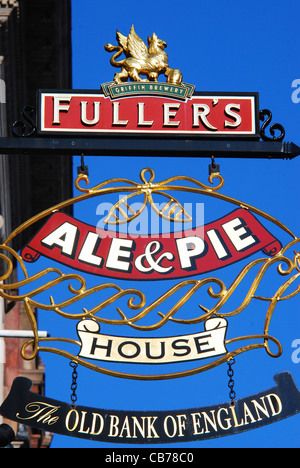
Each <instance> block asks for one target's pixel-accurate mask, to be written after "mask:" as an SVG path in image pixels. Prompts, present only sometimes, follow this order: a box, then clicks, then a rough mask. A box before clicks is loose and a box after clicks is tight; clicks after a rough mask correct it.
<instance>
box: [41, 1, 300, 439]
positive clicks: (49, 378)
mask: <svg viewBox="0 0 300 468" xmlns="http://www.w3.org/2000/svg"><path fill="white" fill-rule="evenodd" d="M299 13H300V5H299V2H298V1H297V0H286V1H285V2H282V1H278V0H272V1H269V0H261V1H257V0H253V1H251V2H250V1H242V2H241V1H237V0H232V1H230V2H224V1H221V0H219V1H216V0H212V1H211V2H206V1H202V0H197V1H194V0H192V1H189V2H187V3H184V2H180V3H179V2H173V1H157V0H153V1H151V2H140V1H129V0H128V1H126V2H121V1H119V0H115V1H114V2H112V3H107V2H102V1H101V0H100V1H99V0H86V1H85V2H84V6H83V3H82V1H81V0H72V18H73V20H72V28H73V29H72V37H73V89H87V90H89V89H90V90H95V89H99V88H100V86H101V84H102V83H105V82H108V81H112V79H113V75H114V73H115V70H114V69H113V68H112V67H111V65H110V63H109V60H110V55H109V54H108V53H107V52H106V51H105V50H104V44H105V43H107V42H110V43H113V44H115V43H116V40H115V34H116V30H117V29H118V30H119V31H121V32H122V33H123V34H125V35H127V34H128V33H129V30H130V27H131V25H132V24H134V26H135V30H136V32H137V34H139V35H140V36H141V38H142V39H143V40H145V41H146V39H147V37H148V36H149V35H152V33H153V32H156V34H157V35H158V37H160V38H162V39H164V40H165V41H166V42H167V44H168V47H167V49H166V51H167V53H168V56H169V64H170V66H171V67H172V68H179V69H180V70H181V71H182V73H183V81H185V82H187V83H190V84H193V85H195V87H196V90H197V91H199V92H200V91H215V92H216V91H220V92H222V91H224V92H225V91H226V92H230V91H231V92H259V97H260V105H259V107H260V109H264V108H267V109H270V110H271V111H272V114H273V122H279V123H281V124H282V125H283V126H284V127H285V130H286V137H285V140H286V141H292V142H294V143H296V144H298V145H299V146H300V135H299V131H298V128H299V119H300V103H297V99H295V98H297V97H298V95H297V92H295V91H297V90H296V88H293V87H292V83H293V82H294V80H297V79H300V67H299V39H300V37H299V35H300V33H299V24H298V23H299ZM298 86H299V85H298ZM293 92H295V94H294V99H292V93H293ZM299 96H300V93H299ZM79 163H80V160H79V157H75V158H74V175H75V173H76V167H77V165H79ZM85 163H86V164H88V167H89V172H90V181H91V182H90V183H91V186H93V185H96V184H97V183H99V182H102V181H104V180H106V179H110V178H113V177H125V178H129V179H132V180H135V181H138V180H139V173H140V171H141V170H142V169H143V168H145V167H151V168H152V169H153V170H154V171H155V174H156V180H163V179H165V178H167V177H171V176H174V175H186V176H190V177H195V178H197V179H198V180H200V181H201V182H204V183H206V182H207V177H208V165H209V163H210V160H209V158H185V157H182V158H176V159H173V158H166V157H161V158H153V159H152V158H151V157H143V156H142V155H141V157H140V158H137V157H135V158H124V157H122V156H120V157H111V158H109V157H105V156H103V157H93V156H90V157H86V158H85ZM217 163H218V164H220V165H221V174H222V176H223V177H224V179H225V185H224V187H223V189H222V193H224V194H226V195H230V196H232V197H233V198H236V199H238V200H242V201H245V202H247V203H249V204H251V205H254V206H256V207H258V208H260V209H262V210H264V211H266V212H267V213H269V214H271V215H273V216H274V217H275V218H277V219H279V220H280V221H281V222H283V223H284V224H285V225H287V226H288V227H289V228H290V229H291V230H292V231H293V232H295V233H296V234H297V235H299V234H300V219H299V202H298V200H299V183H298V180H299V178H298V171H299V164H300V163H299V158H296V159H294V160H292V161H282V160H278V161H277V160H259V159H257V160H256V159H255V160H248V159H240V160H235V159H226V160H225V159H222V160H221V159H220V160H218V161H217ZM189 201H191V202H195V200H194V199H192V200H189ZM201 202H204V221H205V222H209V221H212V220H214V219H217V218H218V217H219V216H218V215H217V213H218V210H219V209H220V208H219V206H216V205H212V204H211V203H208V201H206V200H201ZM97 203H99V201H97V200H93V201H91V202H90V203H89V204H86V205H85V206H82V207H81V206H79V205H78V206H76V208H75V217H76V218H78V219H80V220H83V221H85V222H88V223H89V224H91V225H96V224H97V222H98V218H97V214H96V210H97ZM233 209H234V207H232V206H229V207H228V206H227V207H223V206H222V209H221V212H222V214H227V213H228V212H230V211H232V210H233ZM222 210H223V211H222ZM266 227H268V229H270V230H271V231H272V233H273V234H274V235H278V236H282V233H280V232H279V230H278V229H277V228H275V227H274V226H270V225H269V224H266ZM284 240H285V237H284V236H283V239H282V241H283V242H284ZM41 261H42V260H41ZM246 262H247V260H246ZM240 268H241V265H239V266H234V267H230V268H229V269H228V270H227V269H225V270H223V271H222V272H221V273H219V277H220V278H222V279H223V280H224V281H225V282H226V283H227V284H228V282H230V281H232V280H233V279H234V277H235V276H236V275H237V273H238V272H239V271H240ZM217 276H218V272H217ZM88 281H90V282H91V284H93V282H95V278H88ZM272 281H273V280H272V278H271V279H268V280H267V281H266V284H265V285H262V287H264V288H266V290H267V289H268V288H270V287H271V288H272V285H273V284H272ZM162 283H163V284H161V283H160V284H157V283H155V288H153V285H152V286H151V283H149V282H148V283H146V284H142V285H141V284H139V286H140V287H141V288H142V287H143V288H144V289H143V291H145V293H147V294H148V295H149V297H150V298H151V297H152V300H154V298H155V297H157V295H158V292H160V291H161V292H163V291H165V290H166V289H167V287H170V286H167V284H166V282H162ZM170 284H171V285H173V284H174V283H172V282H171V283H170ZM130 286H131V287H136V285H134V284H132V283H131V284H130ZM127 287H129V285H127ZM263 291H264V292H265V289H264V290H263ZM238 294H241V295H242V294H243V290H241V291H240V292H239V293H238ZM263 294H264V293H263V292H262V295H263ZM266 294H267V293H266ZM237 300H238V299H237ZM299 304H300V296H299V297H296V298H294V299H291V300H290V301H285V302H284V303H281V304H280V306H278V309H277V310H276V313H275V314H274V320H273V322H272V328H271V333H272V334H273V335H274V336H276V337H277V338H278V339H279V340H280V341H281V343H282V345H283V348H284V351H283V355H282V356H281V357H280V358H278V359H272V358H270V357H269V356H267V354H266V353H265V352H264V351H263V350H255V351H252V352H249V353H245V354H242V355H240V356H238V357H237V359H236V364H235V367H234V370H235V390H236V393H237V397H238V398H242V397H246V396H249V395H252V394H255V393H258V392H260V391H262V390H265V389H268V388H270V387H272V386H273V385H274V381H273V376H274V375H275V374H276V373H278V372H281V371H285V370H288V371H290V372H291V373H292V375H293V377H294V380H295V382H296V384H297V386H298V387H299V388H300V363H299V364H297V363H295V362H293V360H292V353H293V351H294V349H293V348H292V343H293V342H294V340H297V339H300V315H299ZM191 307H197V301H196V300H195V303H193V304H191ZM264 313H265V312H264V311H263V310H262V307H261V306H257V305H256V303H255V304H252V303H251V305H250V307H249V310H248V309H247V310H246V311H245V312H244V313H243V315H242V316H241V317H240V318H238V319H237V320H236V321H235V322H234V323H232V333H233V336H238V335H239V334H254V333H261V332H262V330H261V327H262V326H263V321H264ZM39 325H40V329H43V330H44V329H46V330H47V331H48V332H49V333H50V334H51V336H58V334H59V333H64V332H65V330H64V329H63V326H64V325H63V324H62V323H61V322H60V321H59V320H56V319H51V320H50V318H49V316H48V315H47V314H46V313H45V312H40V315H39ZM60 327H62V328H60ZM115 328H117V327H115ZM240 328H241V329H242V330H243V331H242V332H241V331H240ZM110 332H111V333H112V334H114V333H115V334H116V335H122V334H124V335H126V333H125V330H123V328H121V329H120V330H117V329H116V330H115V329H111V330H110ZM126 332H127V330H126ZM103 333H105V331H104V327H103ZM159 333H160V334H161V335H163V334H164V333H162V330H159ZM170 333H171V334H172V333H173V334H174V335H178V334H185V333H186V334H188V333H194V330H191V331H190V330H187V329H186V328H184V327H183V328H182V327H181V328H180V326H179V328H178V329H176V332H174V328H172V329H171V331H170ZM158 336H159V334H158ZM41 357H42V360H43V363H44V364H45V365H46V394H47V396H49V397H52V398H56V399H59V400H62V401H68V400H69V398H70V385H71V370H70V368H69V365H68V362H67V361H66V360H65V359H64V358H62V357H58V356H56V357H53V356H52V355H47V354H43V355H42V356H41ZM78 373H79V380H78V404H82V405H86V406H91V407H98V408H110V409H128V410H134V409H137V410H147V409H148V410H160V409H165V410H172V409H181V408H191V407H203V406H208V405H213V404H217V403H222V402H225V401H228V388H227V381H228V377H227V366H226V365H222V366H220V367H218V368H216V369H212V370H210V371H208V372H205V373H202V374H198V375H195V376H193V377H186V378H182V379H177V380H169V381H160V382H138V381H134V380H132V381H131V380H121V379H115V378H113V377H109V376H104V375H101V374H98V373H94V372H92V371H90V370H87V369H85V368H82V367H80V368H79V369H78ZM299 418H300V416H299V415H298V416H294V417H293V418H290V419H287V420H285V421H282V422H279V423H276V424H273V425H270V426H267V427H264V428H261V429H258V430H255V431H249V432H246V433H244V434H240V435H236V436H233V437H225V438H221V439H215V440H210V441H207V442H205V441H201V442H191V443H189V444H186V445H185V446H182V445H181V444H177V445H173V446H172V445H171V446H170V448H171V447H174V448H175V447H178V448H179V447H181V448H183V447H186V448H198V447H199V448H204V447H207V448H220V447H299V446H300V441H299V423H300V419H299ZM74 446H76V447H99V448H106V447H107V448H113V446H114V445H113V444H102V443H96V442H89V441H84V440H79V439H73V438H68V437H62V436H57V435H55V436H54V439H53V443H52V447H53V448H56V447H74ZM115 447H119V448H121V447H126V445H124V444H123V445H121V444H120V445H119V444H118V445H115ZM156 448H159V446H156Z"/></svg>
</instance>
